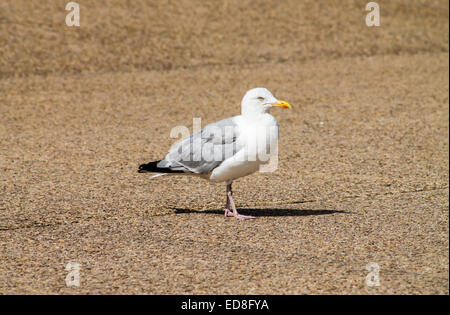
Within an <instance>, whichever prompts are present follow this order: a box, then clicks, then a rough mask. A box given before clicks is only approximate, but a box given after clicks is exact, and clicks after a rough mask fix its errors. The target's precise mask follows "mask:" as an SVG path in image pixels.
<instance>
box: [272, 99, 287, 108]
mask: <svg viewBox="0 0 450 315" xmlns="http://www.w3.org/2000/svg"><path fill="white" fill-rule="evenodd" d="M271 104H272V106H277V107H283V108H291V104H289V103H288V102H285V101H277V102H276V103H271Z"/></svg>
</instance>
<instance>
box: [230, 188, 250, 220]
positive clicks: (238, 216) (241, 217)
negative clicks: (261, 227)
mask: <svg viewBox="0 0 450 315" xmlns="http://www.w3.org/2000/svg"><path fill="white" fill-rule="evenodd" d="M227 197H228V199H227V205H228V206H229V205H231V209H233V212H231V211H230V210H229V209H228V208H229V207H226V209H225V216H227V217H228V216H229V217H231V216H233V217H235V218H236V219H240V220H249V219H256V217H253V216H251V215H242V214H239V213H238V212H237V210H236V206H235V204H234V200H233V191H232V190H231V183H230V184H228V185H227Z"/></svg>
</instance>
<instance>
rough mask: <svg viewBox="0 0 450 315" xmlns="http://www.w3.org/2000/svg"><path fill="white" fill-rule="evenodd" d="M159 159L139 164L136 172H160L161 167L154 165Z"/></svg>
mask: <svg viewBox="0 0 450 315" xmlns="http://www.w3.org/2000/svg"><path fill="white" fill-rule="evenodd" d="M159 162H160V161H153V162H150V163H147V164H141V165H139V169H138V173H150V172H154V173H157V172H161V169H160V168H158V167H157V166H156V164H158V163H159Z"/></svg>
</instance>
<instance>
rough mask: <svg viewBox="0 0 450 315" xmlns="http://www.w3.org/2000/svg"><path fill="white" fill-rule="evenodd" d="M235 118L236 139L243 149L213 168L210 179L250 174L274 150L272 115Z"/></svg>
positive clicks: (274, 123)
mask: <svg viewBox="0 0 450 315" xmlns="http://www.w3.org/2000/svg"><path fill="white" fill-rule="evenodd" d="M236 118H237V120H236V121H237V123H238V128H239V137H238V139H236V141H238V142H241V143H242V144H243V149H241V150H240V151H238V152H237V153H236V154H235V155H233V156H232V157H230V158H228V159H226V160H225V161H223V163H222V164H220V166H218V167H217V168H215V169H214V170H213V171H212V173H211V175H210V177H209V179H210V180H211V181H214V182H222V181H229V180H234V179H237V178H239V177H243V176H246V175H250V174H252V173H254V172H256V171H257V170H258V169H259V167H260V165H261V164H265V163H267V162H268V161H269V159H270V156H271V155H272V154H274V153H275V152H276V145H277V143H278V123H277V121H276V119H275V118H274V117H273V116H272V115H270V114H268V113H265V114H263V115H261V116H259V117H258V119H256V118H255V119H248V118H246V117H243V116H238V117H236Z"/></svg>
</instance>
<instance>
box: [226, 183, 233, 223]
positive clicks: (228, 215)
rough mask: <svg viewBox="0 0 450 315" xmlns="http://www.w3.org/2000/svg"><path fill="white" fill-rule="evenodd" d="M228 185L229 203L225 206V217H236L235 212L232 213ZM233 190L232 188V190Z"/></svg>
mask: <svg viewBox="0 0 450 315" xmlns="http://www.w3.org/2000/svg"><path fill="white" fill-rule="evenodd" d="M228 190H229V188H228V185H227V203H226V204H225V209H224V210H225V216H226V217H234V215H233V212H232V211H230V198H228ZM230 190H231V188H230Z"/></svg>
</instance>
